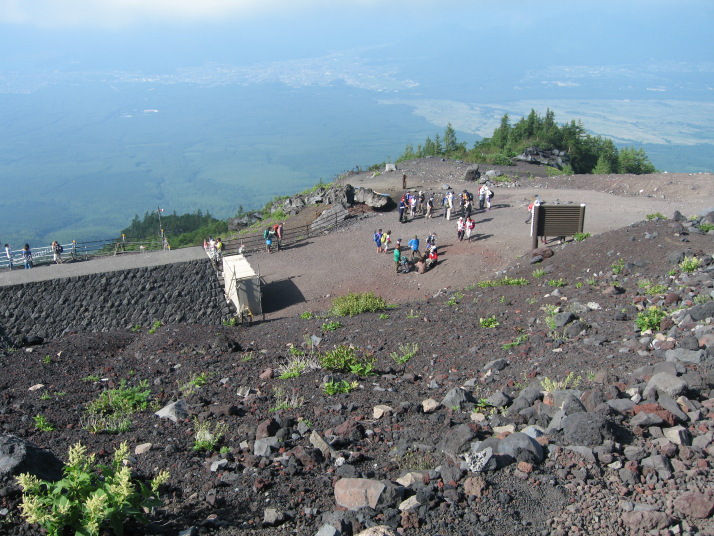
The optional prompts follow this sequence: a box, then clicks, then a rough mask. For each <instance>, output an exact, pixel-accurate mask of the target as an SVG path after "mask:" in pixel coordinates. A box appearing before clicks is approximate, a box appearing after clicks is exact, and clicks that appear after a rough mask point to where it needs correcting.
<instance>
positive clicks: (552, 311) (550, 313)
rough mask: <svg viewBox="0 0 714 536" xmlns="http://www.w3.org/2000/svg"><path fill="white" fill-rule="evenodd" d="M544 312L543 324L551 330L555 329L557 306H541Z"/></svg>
mask: <svg viewBox="0 0 714 536" xmlns="http://www.w3.org/2000/svg"><path fill="white" fill-rule="evenodd" d="M541 310H543V311H544V312H545V319H544V320H545V325H546V326H548V328H549V329H550V330H551V331H553V330H554V329H555V315H556V314H557V313H558V308H557V307H556V306H555V305H550V304H546V305H544V306H543V307H541Z"/></svg>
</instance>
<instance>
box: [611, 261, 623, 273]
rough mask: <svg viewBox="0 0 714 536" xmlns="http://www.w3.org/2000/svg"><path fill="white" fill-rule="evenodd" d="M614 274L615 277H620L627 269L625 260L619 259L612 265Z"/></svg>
mask: <svg viewBox="0 0 714 536" xmlns="http://www.w3.org/2000/svg"><path fill="white" fill-rule="evenodd" d="M611 268H612V273H613V274H615V275H620V274H621V273H622V270H623V269H624V268H625V259H617V260H616V261H615V262H613V263H612V266H611Z"/></svg>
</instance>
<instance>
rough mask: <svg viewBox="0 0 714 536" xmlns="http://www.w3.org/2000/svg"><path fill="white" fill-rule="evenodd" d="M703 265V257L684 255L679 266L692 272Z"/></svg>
mask: <svg viewBox="0 0 714 536" xmlns="http://www.w3.org/2000/svg"><path fill="white" fill-rule="evenodd" d="M701 265H702V261H701V259H698V258H697V257H684V260H683V261H682V262H680V263H679V268H680V269H681V270H682V271H683V272H686V273H692V272H693V271H695V270H696V269H697V268H699V267H700V266H701Z"/></svg>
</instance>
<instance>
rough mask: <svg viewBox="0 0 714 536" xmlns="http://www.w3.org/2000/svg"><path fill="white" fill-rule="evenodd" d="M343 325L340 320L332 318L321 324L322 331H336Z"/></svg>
mask: <svg viewBox="0 0 714 536" xmlns="http://www.w3.org/2000/svg"><path fill="white" fill-rule="evenodd" d="M341 327H343V324H342V322H339V321H336V320H333V321H332V322H325V323H324V324H322V331H336V330H338V329H339V328H341Z"/></svg>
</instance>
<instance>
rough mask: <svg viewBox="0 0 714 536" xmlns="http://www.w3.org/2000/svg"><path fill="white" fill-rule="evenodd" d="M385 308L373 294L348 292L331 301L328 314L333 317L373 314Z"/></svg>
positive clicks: (382, 301)
mask: <svg viewBox="0 0 714 536" xmlns="http://www.w3.org/2000/svg"><path fill="white" fill-rule="evenodd" d="M386 308H387V303H386V302H385V301H384V300H383V299H382V298H380V297H378V296H375V295H374V292H365V293H362V294H357V293H354V292H350V293H348V294H346V295H344V296H339V297H337V298H335V299H334V300H332V308H331V309H330V314H332V315H334V316H354V315H358V314H361V313H374V312H377V311H381V310H384V309H386Z"/></svg>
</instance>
